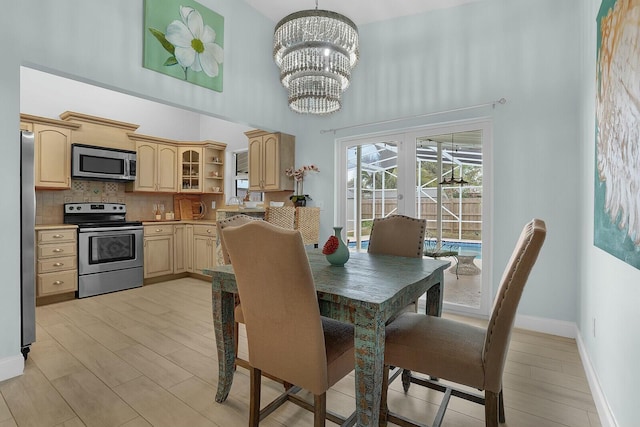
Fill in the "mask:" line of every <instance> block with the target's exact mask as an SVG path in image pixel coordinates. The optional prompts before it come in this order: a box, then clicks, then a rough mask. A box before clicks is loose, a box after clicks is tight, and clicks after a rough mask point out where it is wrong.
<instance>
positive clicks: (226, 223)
mask: <svg viewBox="0 0 640 427" xmlns="http://www.w3.org/2000/svg"><path fill="white" fill-rule="evenodd" d="M250 221H261V219H260V218H256V217H252V216H249V215H244V214H240V215H234V216H232V217H230V218H226V219H221V220H220V221H217V222H216V228H217V235H218V241H219V243H220V248H221V249H222V258H223V261H224V263H225V264H231V259H230V258H229V252H228V251H227V246H226V244H225V242H224V232H223V230H224V229H225V228H227V227H237V226H239V225H243V224H246V223H247V222H250Z"/></svg>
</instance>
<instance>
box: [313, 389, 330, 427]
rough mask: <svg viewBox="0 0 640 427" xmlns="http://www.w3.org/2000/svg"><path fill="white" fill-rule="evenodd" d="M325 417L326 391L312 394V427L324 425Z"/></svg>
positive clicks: (322, 426)
mask: <svg viewBox="0 0 640 427" xmlns="http://www.w3.org/2000/svg"><path fill="white" fill-rule="evenodd" d="M326 418H327V393H322V394H320V395H314V396H313V427H324V426H325V419H326Z"/></svg>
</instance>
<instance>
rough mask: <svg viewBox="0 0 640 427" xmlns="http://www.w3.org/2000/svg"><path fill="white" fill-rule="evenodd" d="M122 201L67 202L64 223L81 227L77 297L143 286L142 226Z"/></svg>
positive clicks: (79, 233)
mask: <svg viewBox="0 0 640 427" xmlns="http://www.w3.org/2000/svg"><path fill="white" fill-rule="evenodd" d="M126 213H127V209H126V206H125V205H124V204H123V203H65V204H64V216H63V220H64V223H65V224H75V225H77V226H78V298H84V297H88V296H93V295H99V294H104V293H107V292H114V291H121V290H124V289H130V288H137V287H140V286H142V282H143V279H144V272H143V266H144V253H143V247H144V245H143V243H144V242H143V227H142V222H140V221H127V220H126Z"/></svg>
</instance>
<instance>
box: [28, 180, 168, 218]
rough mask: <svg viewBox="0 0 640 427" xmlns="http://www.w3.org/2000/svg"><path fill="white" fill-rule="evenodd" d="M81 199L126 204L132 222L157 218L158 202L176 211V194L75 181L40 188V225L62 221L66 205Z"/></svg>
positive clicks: (106, 183) (117, 183) (37, 213)
mask: <svg viewBox="0 0 640 427" xmlns="http://www.w3.org/2000/svg"><path fill="white" fill-rule="evenodd" d="M80 202H96V203H126V205H127V219H128V220H129V221H145V220H152V219H154V218H155V217H154V214H153V204H154V203H158V204H160V203H162V204H164V207H165V212H175V210H174V206H173V195H172V194H146V193H127V192H125V184H124V183H121V182H107V181H80V180H72V181H71V189H69V190H62V191H50V190H37V191H36V225H43V224H62V223H63V220H62V216H63V209H64V208H63V205H64V204H65V203H80Z"/></svg>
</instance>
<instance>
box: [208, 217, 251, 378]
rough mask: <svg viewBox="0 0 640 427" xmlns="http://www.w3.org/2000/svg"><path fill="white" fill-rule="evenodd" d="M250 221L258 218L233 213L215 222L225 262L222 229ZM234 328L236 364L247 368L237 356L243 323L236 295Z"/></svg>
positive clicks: (225, 253)
mask: <svg viewBox="0 0 640 427" xmlns="http://www.w3.org/2000/svg"><path fill="white" fill-rule="evenodd" d="M250 221H260V218H256V217H252V216H249V215H244V214H239V215H234V216H232V217H230V218H225V219H221V220H219V221H217V222H216V228H217V237H218V241H219V243H220V248H221V251H222V259H223V262H224V263H225V264H231V259H230V258H229V252H228V251H227V245H226V243H225V240H224V230H225V228H227V227H237V226H239V225H243V224H246V223H247V222H250ZM234 319H235V322H234V328H233V338H234V342H235V356H236V365H240V366H242V367H244V368H247V369H249V362H247V361H246V360H244V359H242V358H241V357H238V336H239V331H238V329H239V324H240V323H242V324H244V317H243V316H242V307H241V306H240V298H238V297H237V296H236V308H235V311H234Z"/></svg>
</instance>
